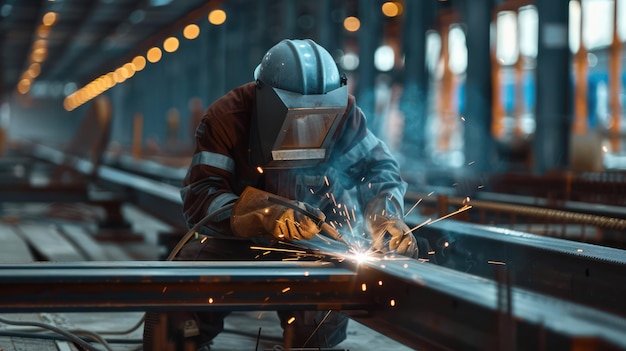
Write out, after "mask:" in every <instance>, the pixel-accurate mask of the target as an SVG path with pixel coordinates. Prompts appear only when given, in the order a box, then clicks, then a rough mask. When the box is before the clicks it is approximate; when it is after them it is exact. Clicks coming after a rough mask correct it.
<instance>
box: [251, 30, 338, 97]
mask: <svg viewBox="0 0 626 351" xmlns="http://www.w3.org/2000/svg"><path fill="white" fill-rule="evenodd" d="M254 79H255V80H261V81H262V82H264V83H266V84H269V85H271V86H272V87H274V88H278V89H282V90H287V91H291V92H295V93H299V94H303V95H309V94H326V93H327V92H329V91H332V90H335V89H337V88H339V87H340V86H341V77H340V75H339V69H338V68H337V64H336V63H335V60H333V58H332V56H331V55H330V54H329V53H328V51H326V49H324V48H323V47H321V46H320V45H318V44H317V43H316V42H314V41H313V40H311V39H304V40H300V39H295V40H291V39H285V40H282V41H281V42H279V43H278V44H276V45H274V46H273V47H272V48H271V49H269V50H268V51H267V53H266V54H265V55H264V56H263V59H262V60H261V63H260V64H259V65H258V66H257V67H256V69H255V70H254Z"/></svg>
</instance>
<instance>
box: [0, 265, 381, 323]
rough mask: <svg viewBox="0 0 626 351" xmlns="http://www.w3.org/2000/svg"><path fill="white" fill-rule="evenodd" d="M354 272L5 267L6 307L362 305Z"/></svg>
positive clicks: (2, 305)
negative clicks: (356, 288)
mask: <svg viewBox="0 0 626 351" xmlns="http://www.w3.org/2000/svg"><path fill="white" fill-rule="evenodd" d="M355 282H356V274H355V273H354V272H353V271H351V270H348V269H346V268H338V267H335V266H334V265H333V264H330V263H324V262H228V263H226V262H161V261H158V262H147V261H143V262H77V263H54V264H50V263H32V264H19V265H18V264H6V265H2V269H1V270H0V311H2V312H41V311H73V312H80V311H98V310H101V311H120V310H122V311H123V310H135V311H146V310H167V309H171V308H172V307H182V308H186V309H193V310H203V309H228V310H265V309H272V310H274V309H285V308H298V309H303V310H317V309H320V310H326V309H359V308H364V307H367V306H370V305H371V304H372V296H371V294H355V290H354V288H353V287H354V286H355Z"/></svg>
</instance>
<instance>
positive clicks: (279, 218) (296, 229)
mask: <svg viewBox="0 0 626 351" xmlns="http://www.w3.org/2000/svg"><path fill="white" fill-rule="evenodd" d="M293 203H294V204H296V205H297V206H298V207H300V208H301V209H303V210H305V211H308V212H310V213H312V214H314V215H316V216H317V217H318V218H320V219H321V220H324V219H325V218H326V216H325V215H324V213H322V211H320V210H319V209H316V208H314V207H312V206H310V205H308V204H306V203H304V202H299V201H294V202H293ZM270 211H274V212H275V213H274V215H268V217H267V219H266V220H265V221H264V226H265V229H266V230H267V231H269V232H270V233H271V234H272V235H273V236H274V237H275V238H277V239H286V240H308V239H311V238H312V237H314V236H315V234H317V233H319V232H320V228H319V227H318V226H317V224H316V223H315V222H314V221H313V220H312V219H311V218H309V217H308V216H306V215H304V214H303V213H301V212H299V211H295V210H293V209H291V208H285V207H284V206H281V205H275V206H272V208H271V209H270Z"/></svg>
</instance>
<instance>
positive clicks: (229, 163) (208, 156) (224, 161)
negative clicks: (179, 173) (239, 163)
mask: <svg viewBox="0 0 626 351" xmlns="http://www.w3.org/2000/svg"><path fill="white" fill-rule="evenodd" d="M198 165H206V166H211V167H215V168H219V169H222V170H224V171H226V172H230V173H233V172H234V171H235V161H234V160H233V159H232V158H230V157H228V156H224V155H221V154H218V153H215V152H209V151H200V152H198V153H196V154H194V155H193V158H192V159H191V166H190V167H189V168H190V169H191V168H193V167H195V166H198Z"/></svg>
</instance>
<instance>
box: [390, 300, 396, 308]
mask: <svg viewBox="0 0 626 351" xmlns="http://www.w3.org/2000/svg"><path fill="white" fill-rule="evenodd" d="M389 305H390V306H391V307H395V306H396V300H394V299H391V300H390V301H389Z"/></svg>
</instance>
